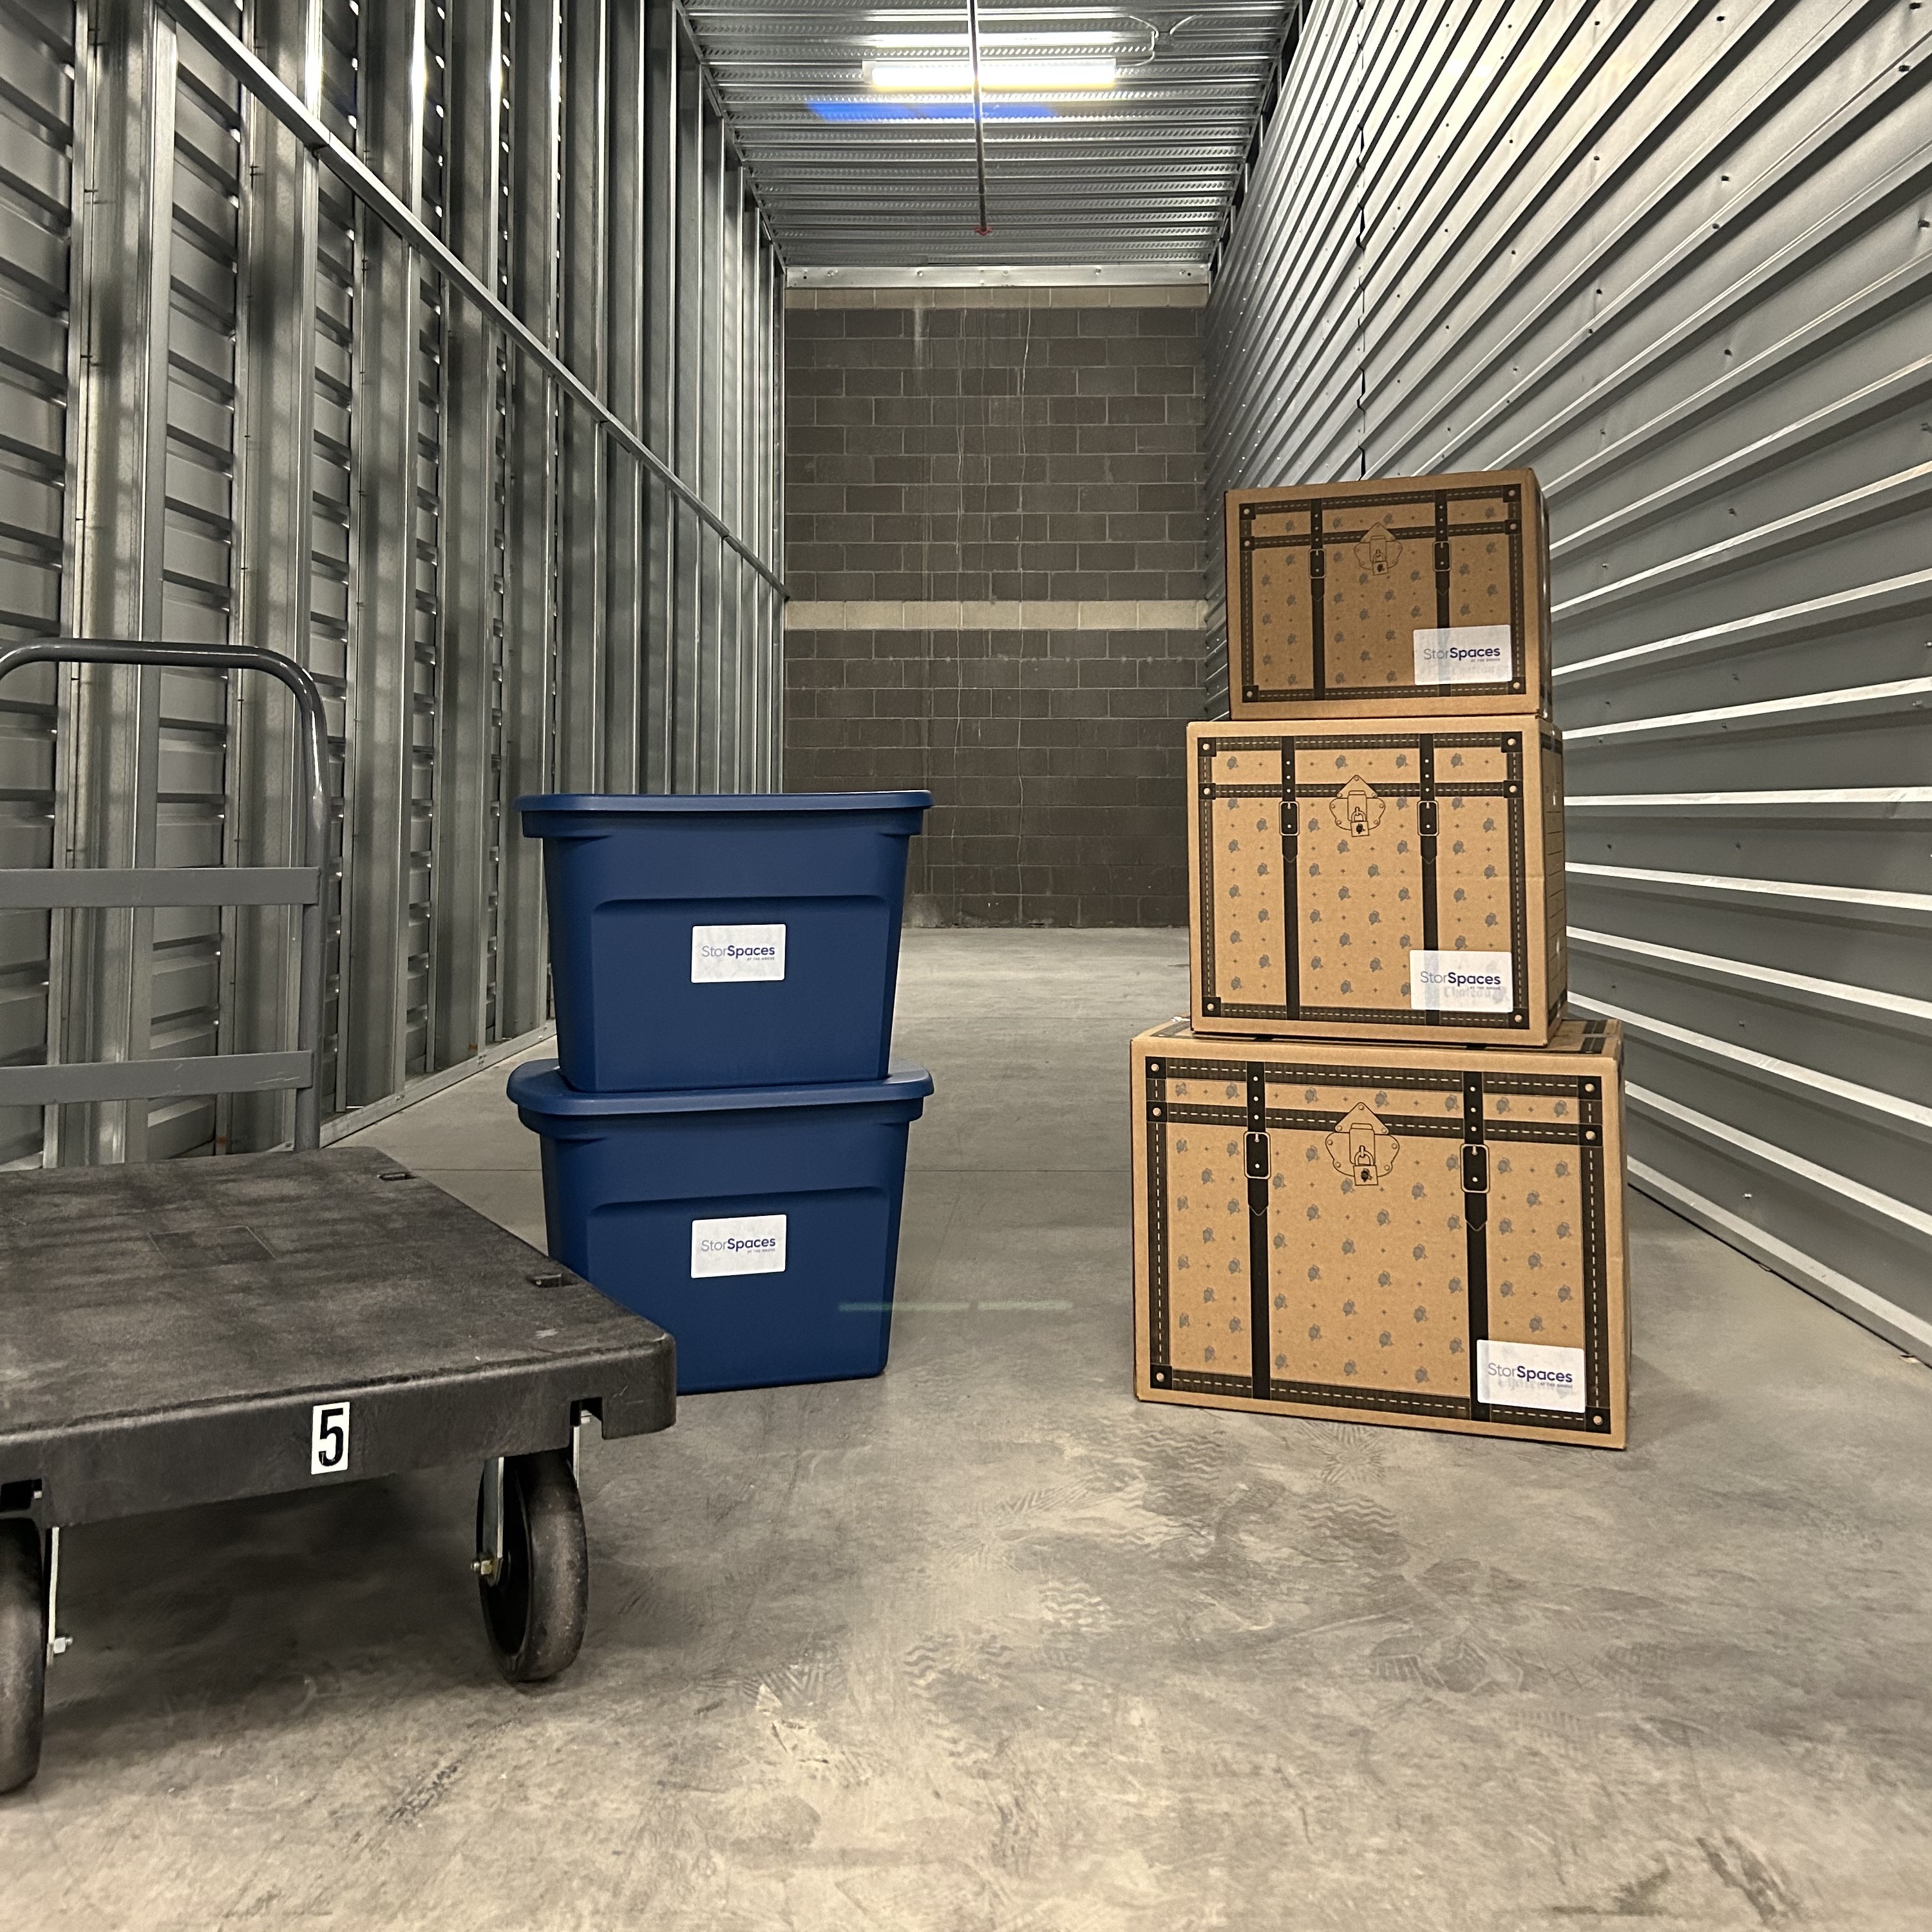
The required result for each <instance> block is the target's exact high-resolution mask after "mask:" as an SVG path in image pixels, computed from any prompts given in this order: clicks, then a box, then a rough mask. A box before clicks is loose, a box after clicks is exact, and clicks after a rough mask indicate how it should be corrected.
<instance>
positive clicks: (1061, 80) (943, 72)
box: [865, 56, 1120, 95]
mask: <svg viewBox="0 0 1932 1932" xmlns="http://www.w3.org/2000/svg"><path fill="white" fill-rule="evenodd" d="M1119 78H1120V69H1119V68H1118V67H1117V66H1116V65H1115V63H1114V62H1113V60H1112V58H1108V57H1104V56H1103V57H1100V58H1094V57H1082V58H1075V59H1070V60H1001V59H998V58H983V59H982V60H981V61H980V76H979V79H980V88H981V89H982V90H983V92H986V93H989V94H992V93H995V92H997V93H1001V94H1033V95H1045V94H1069V93H1074V92H1088V91H1089V90H1091V89H1094V88H1100V87H1112V86H1113V85H1114V83H1115V82H1116V81H1117V80H1119ZM865 79H866V81H867V83H868V85H869V86H871V87H873V88H874V89H876V90H877V92H880V93H881V94H971V92H972V91H973V62H972V60H971V57H970V56H968V58H964V59H960V58H950V59H939V60H934V59H926V60H904V59H901V60H874V61H868V62H866V63H865Z"/></svg>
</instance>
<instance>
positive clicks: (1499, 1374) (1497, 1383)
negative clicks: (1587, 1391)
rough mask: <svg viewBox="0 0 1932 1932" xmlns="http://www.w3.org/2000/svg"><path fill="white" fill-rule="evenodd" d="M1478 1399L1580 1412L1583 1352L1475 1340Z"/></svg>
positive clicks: (1519, 1343) (1535, 1407) (1515, 1405)
mask: <svg viewBox="0 0 1932 1932" xmlns="http://www.w3.org/2000/svg"><path fill="white" fill-rule="evenodd" d="M1476 1382H1477V1387H1478V1400H1481V1401H1483V1402H1487V1403H1500V1404H1502V1406H1504V1407H1505V1408H1508V1409H1562V1410H1565V1411H1566V1412H1568V1413H1569V1414H1570V1415H1582V1414H1583V1410H1584V1408H1585V1406H1586V1405H1585V1403H1584V1400H1583V1350H1582V1349H1546V1348H1545V1347H1544V1346H1542V1344H1541V1343H1537V1342H1478V1343H1477V1344H1476Z"/></svg>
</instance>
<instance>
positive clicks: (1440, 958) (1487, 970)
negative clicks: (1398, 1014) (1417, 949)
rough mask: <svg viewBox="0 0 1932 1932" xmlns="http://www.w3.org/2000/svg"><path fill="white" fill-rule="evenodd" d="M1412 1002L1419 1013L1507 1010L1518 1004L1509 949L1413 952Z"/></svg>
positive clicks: (1410, 976)
mask: <svg viewBox="0 0 1932 1932" xmlns="http://www.w3.org/2000/svg"><path fill="white" fill-rule="evenodd" d="M1409 1004H1410V1005H1411V1006H1412V1007H1414V1008H1415V1010H1417V1011H1418V1013H1508V1012H1510V1011H1511V1010H1513V1009H1514V1007H1515V1005H1516V974H1515V971H1514V968H1513V967H1512V965H1511V960H1510V956H1509V955H1508V953H1411V954H1410V955H1409Z"/></svg>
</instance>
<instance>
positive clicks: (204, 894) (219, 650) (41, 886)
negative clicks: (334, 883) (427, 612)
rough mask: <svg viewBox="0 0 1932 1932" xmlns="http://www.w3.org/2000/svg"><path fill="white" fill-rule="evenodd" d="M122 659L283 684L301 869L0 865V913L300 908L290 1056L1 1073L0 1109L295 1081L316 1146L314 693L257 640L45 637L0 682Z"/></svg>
mask: <svg viewBox="0 0 1932 1932" xmlns="http://www.w3.org/2000/svg"><path fill="white" fill-rule="evenodd" d="M49 663H52V664H128V665H132V666H133V667H136V668H142V669H145V668H147V667H150V666H152V667H158V668H160V669H163V670H258V671H261V672H263V673H265V674H266V675H267V676H269V677H272V678H274V679H277V680H278V682H281V683H282V684H284V685H287V687H288V688H289V690H290V692H291V693H293V695H294V697H295V700H296V712H297V713H298V714H299V717H300V718H301V729H300V731H299V734H298V735H299V737H300V739H301V741H302V758H303V762H304V763H305V766H306V768H307V770H306V775H307V778H308V817H307V819H306V821H305V825H304V827H303V832H302V863H301V865H299V866H280V865H213V866H193V867H191V866H178V867H177V866H74V867H53V868H49V867H47V866H44V865H41V866H32V867H28V868H16V869H12V870H5V871H0V910H47V909H49V908H52V907H57V906H101V907H116V906H175V905H214V906H222V905H299V906H300V907H302V983H301V987H300V991H299V995H298V998H297V1001H296V1050H295V1052H293V1053H233V1054H213V1055H209V1054H202V1055H196V1056H194V1057H193V1058H188V1059H183V1060H147V1059H143V1060H129V1061H104V1062H99V1063H95V1064H78V1065H71V1066H52V1067H5V1068H0V1106H45V1105H47V1104H49V1103H61V1102H66V1101H98V1100H160V1099H166V1098H168V1097H172V1096H175V1095H179V1094H240V1093H251V1094H253V1093H266V1092H269V1091H272V1090H273V1089H275V1088H279V1087H293V1088H294V1089H295V1095H296V1125H295V1144H296V1149H297V1151H305V1150H307V1149H308V1148H314V1147H319V1146H320V1145H321V1142H322V1097H321V1094H320V1089H319V1088H318V1085H317V1059H318V1057H319V1054H318V1049H319V1046H320V1041H321V1038H322V949H323V864H324V862H325V861H326V859H327V857H328V855H329V791H328V771H329V767H328V765H327V763H326V758H327V755H328V746H327V740H326V733H325V729H324V721H323V709H322V694H321V693H320V691H317V689H316V688H315V680H314V679H313V678H312V677H311V676H309V674H308V672H307V671H306V670H304V669H303V668H302V666H301V665H300V664H297V663H296V661H295V660H294V659H293V658H287V657H284V656H283V655H282V654H281V652H279V651H271V650H266V649H263V648H262V647H261V646H260V645H257V644H161V643H130V642H127V641H126V640H123V639H120V638H116V637H46V638H43V639H41V640H40V641H38V642H37V643H26V644H15V645H13V646H10V647H9V648H7V649H5V650H4V651H0V680H4V679H5V678H6V677H7V675H8V673H10V672H13V671H17V670H20V668H21V667H22V666H23V665H26V664H49Z"/></svg>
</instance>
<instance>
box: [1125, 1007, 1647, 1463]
mask: <svg viewBox="0 0 1932 1932" xmlns="http://www.w3.org/2000/svg"><path fill="white" fill-rule="evenodd" d="M1622 1072H1623V1039H1622V1031H1621V1029H1620V1028H1619V1027H1618V1026H1617V1025H1616V1023H1615V1022H1610V1021H1598V1020H1591V1021H1589V1022H1582V1021H1578V1020H1576V1019H1570V1020H1568V1021H1566V1022H1565V1024H1564V1025H1563V1026H1562V1028H1560V1029H1559V1031H1558V1034H1557V1037H1556V1040H1554V1041H1553V1043H1552V1044H1551V1045H1550V1046H1548V1047H1546V1048H1544V1049H1541V1050H1540V1051H1537V1050H1530V1051H1526V1052H1514V1051H1512V1050H1511V1049H1505V1048H1498V1047H1491V1048H1487V1049H1483V1048H1463V1049H1454V1048H1441V1047H1437V1048H1433V1049H1432V1048H1425V1047H1418V1046H1409V1044H1408V1043H1403V1044H1401V1045H1399V1046H1354V1045H1346V1046H1345V1045H1341V1044H1339V1043H1311V1042H1308V1041H1293V1042H1290V1041H1278V1040H1249V1041H1244V1042H1235V1041H1232V1040H1210V1039H1204V1038H1202V1037H1201V1036H1200V1035H1199V1034H1196V1033H1193V1032H1192V1031H1190V1029H1189V1028H1188V1027H1187V1024H1186V1023H1185V1022H1184V1021H1181V1020H1176V1021H1175V1022H1173V1023H1172V1025H1168V1026H1164V1027H1158V1028H1155V1029H1154V1031H1152V1032H1150V1033H1144V1034H1142V1035H1141V1036H1140V1037H1139V1039H1138V1040H1136V1041H1135V1042H1134V1043H1133V1172H1134V1182H1133V1192H1134V1392H1135V1394H1136V1395H1138V1396H1139V1397H1140V1398H1141V1399H1142V1400H1143V1401H1146V1402H1173V1403H1191V1404H1194V1405H1196V1406H1204V1407H1208V1408H1214V1409H1256V1410H1260V1411H1262V1412H1266V1413H1268V1414H1270V1415H1310V1416H1325V1417H1328V1418H1333V1419H1334V1420H1336V1421H1349V1422H1391V1423H1397V1424H1402V1425H1403V1426H1404V1427H1410V1428H1418V1429H1451V1430H1464V1431H1466V1432H1469V1433H1472V1434H1477V1435H1484V1436H1524V1437H1529V1438H1532V1439H1535V1440H1536V1441H1538V1442H1583V1443H1593V1444H1595V1445H1598V1446H1600V1447H1605V1448H1619V1449H1620V1448H1622V1447H1623V1446H1624V1439H1625V1436H1624V1424H1625V1406H1626V1400H1627V1394H1628V1385H1629V1347H1628V1321H1627V1316H1626V1301H1625V1253H1624V1226H1625V1223H1624V1142H1623V1088H1622Z"/></svg>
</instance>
